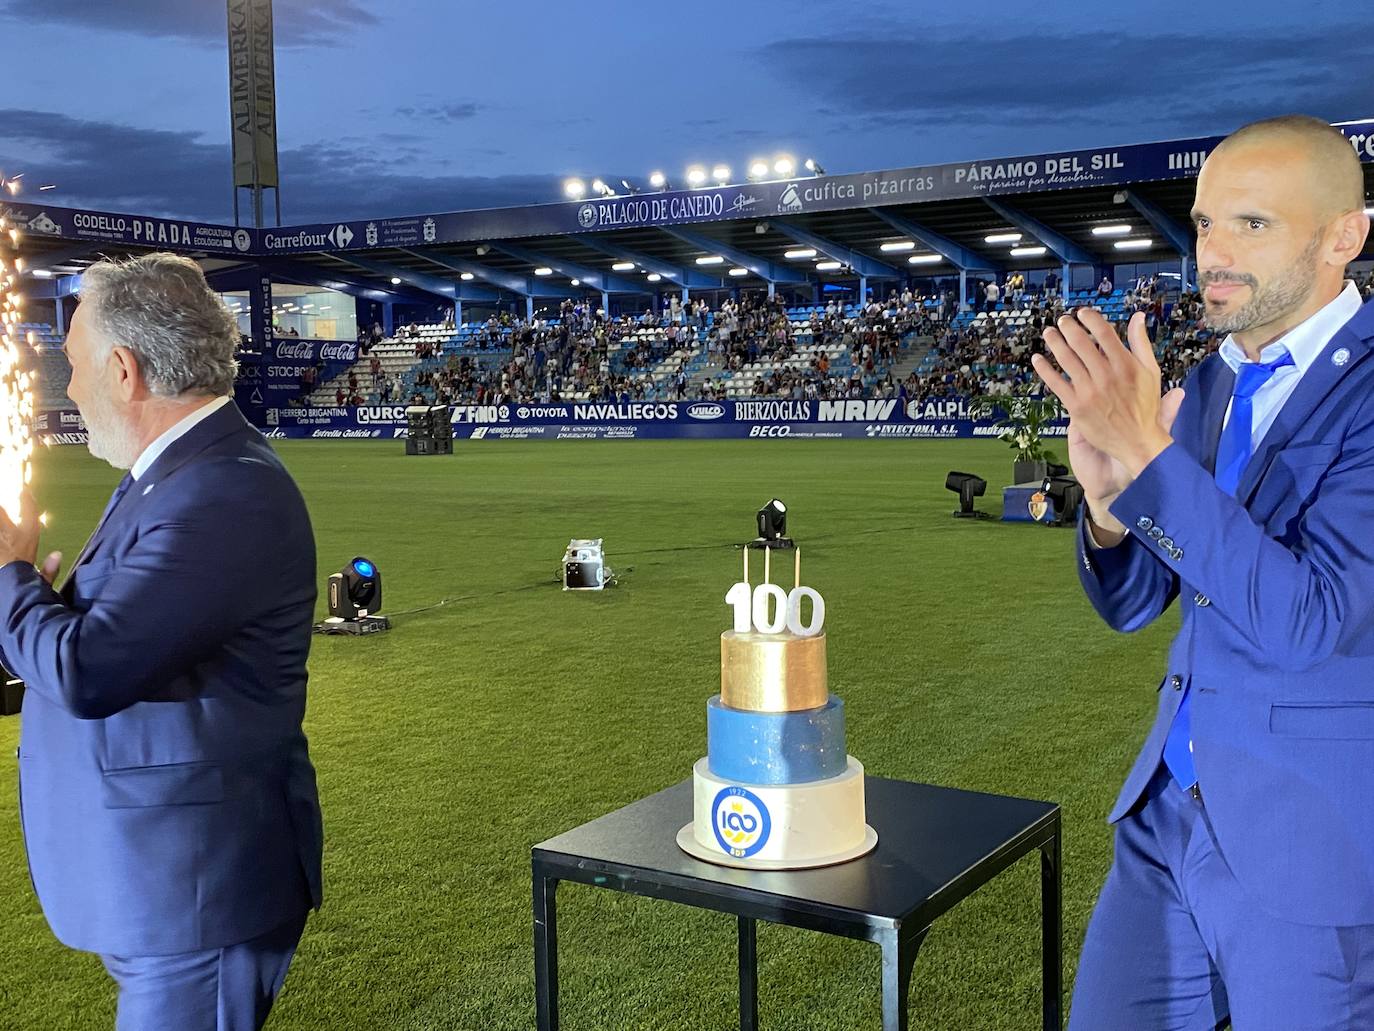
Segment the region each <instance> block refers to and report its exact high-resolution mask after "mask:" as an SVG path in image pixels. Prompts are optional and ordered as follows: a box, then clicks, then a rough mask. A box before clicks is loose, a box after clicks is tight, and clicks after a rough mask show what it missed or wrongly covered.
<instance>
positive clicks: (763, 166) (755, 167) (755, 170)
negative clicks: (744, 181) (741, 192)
mask: <svg viewBox="0 0 1374 1031" xmlns="http://www.w3.org/2000/svg"><path fill="white" fill-rule="evenodd" d="M767 175H768V162H767V161H765V160H763V158H755V159H754V160H753V161H751V162H749V178H750V179H762V178H764V177H765V176H767Z"/></svg>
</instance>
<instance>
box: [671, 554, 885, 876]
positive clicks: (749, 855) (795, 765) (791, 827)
mask: <svg viewBox="0 0 1374 1031" xmlns="http://www.w3.org/2000/svg"><path fill="white" fill-rule="evenodd" d="M746 556H747V552H746ZM765 568H766V567H765ZM797 569H798V579H800V561H799V560H798V562H797ZM766 581H767V573H766V572H765V585H766V586H765V585H760V586H759V587H757V588H750V587H749V584H748V560H747V557H746V560H745V581H744V583H743V584H736V585H735V587H734V589H732V591H731V595H730V596H727V601H732V603H736V624H735V627H736V628H735V629H733V630H727V631H726V632H725V633H723V634H721V638H720V694H718V695H716V696H715V697H713V698H712V699H711V700H710V701H709V702H708V703H707V707H706V742H707V745H706V753H707V754H706V756H705V757H704V758H702V759H701V760H699V761H698V762H697V764H696V766H695V768H694V769H693V799H694V803H693V810H694V819H693V821H692V822H691V823H690V824H688V825H687V826H685V827H683V828H682V830H681V831H680V832H679V834H678V839H677V840H678V844H679V845H680V846H681V847H682V848H683V850H684V851H686V852H688V853H690V854H691V855H693V856H696V857H697V858H699V859H704V860H707V861H709V862H713V863H721V864H724V865H727V866H740V867H746V868H750V869H765V870H768V869H773V870H785V869H800V868H805V867H814V866H828V865H831V864H834V863H842V862H845V861H846V860H849V859H854V858H857V857H858V856H861V855H864V854H865V853H867V852H869V851H871V850H872V849H873V847H874V846H875V845H876V844H877V841H878V836H877V834H876V833H875V832H874V831H873V829H872V828H871V827H869V826H867V824H866V823H865V822H864V820H865V815H864V768H863V766H862V765H861V764H860V763H859V761H858V760H857V759H855V758H854V757H853V756H851V755H849V754H848V753H847V752H846V750H845V727H844V703H843V702H842V701H841V700H840V699H839V698H837V697H836V696H834V695H832V694H831V693H830V689H829V680H828V676H827V670H826V655H825V640H826V639H825V631H824V628H823V622H824V613H825V608H824V603H823V601H822V600H821V599H820V596H819V595H818V594H816V592H815V591H812V590H811V589H810V588H803V587H801V586H800V585H797V586H796V587H794V589H793V591H792V592H791V594H788V595H784V594H783V592H782V590H781V588H778V587H776V586H775V585H767V584H766ZM761 591H767V592H770V593H771V595H772V600H774V601H775V602H776V604H775V605H774V606H773V608H774V615H773V616H772V617H771V618H770V616H769V608H770V602H769V601H768V600H765V601H764V602H763V603H762V606H760V603H759V599H758V597H757V594H758V592H761ZM737 592H738V595H737ZM751 594H752V595H753V598H752V600H753V606H752V612H751V613H750V614H749V615H747V616H745V615H744V614H743V611H744V610H745V609H746V608H747V605H746V604H745V603H744V602H743V598H744V597H745V596H746V595H751ZM804 597H809V598H810V599H811V601H812V606H813V609H812V619H811V623H810V625H804V624H803V623H802V620H801V613H800V608H801V601H802V599H803V598H804ZM784 605H786V619H785V620H784V619H782V618H779V617H780V616H782V611H781V610H782V609H783V606H784ZM760 623H763V624H765V625H764V626H763V627H762V628H760V626H759V624H760ZM784 623H785V625H786V628H785V629H781V628H780V627H782V626H783V625H784ZM770 630H771V631H773V632H769V631H770Z"/></svg>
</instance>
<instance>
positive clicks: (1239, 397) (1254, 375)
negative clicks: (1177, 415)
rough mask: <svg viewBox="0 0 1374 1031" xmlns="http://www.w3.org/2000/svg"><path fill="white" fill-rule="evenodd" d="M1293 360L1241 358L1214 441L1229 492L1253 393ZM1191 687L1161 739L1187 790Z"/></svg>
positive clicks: (1192, 776)
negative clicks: (1226, 411)
mask: <svg viewBox="0 0 1374 1031" xmlns="http://www.w3.org/2000/svg"><path fill="white" fill-rule="evenodd" d="M1292 364H1293V356H1292V355H1291V354H1289V353H1288V352H1287V351H1284V352H1283V354H1281V355H1280V356H1279V357H1277V358H1275V359H1274V360H1273V361H1272V362H1244V363H1243V364H1242V365H1241V367H1240V371H1239V372H1238V373H1237V374H1236V383H1235V387H1234V389H1233V390H1232V393H1231V417H1230V419H1228V420H1227V422H1226V429H1224V430H1223V431H1222V433H1221V442H1220V443H1219V444H1218V445H1217V465H1216V481H1217V486H1218V487H1220V488H1221V489H1222V490H1224V491H1225V492H1226V493H1227V494H1230V495H1232V496H1234V495H1235V493H1236V488H1237V487H1238V486H1239V485H1240V477H1241V474H1242V473H1244V472H1245V466H1246V464H1247V463H1248V462H1249V461H1250V455H1251V454H1252V453H1253V452H1254V443H1253V441H1252V439H1251V438H1252V436H1253V433H1254V413H1255V400H1254V399H1255V394H1257V393H1258V392H1259V389H1260V387H1262V386H1264V385H1265V384H1266V383H1268V382H1269V379H1270V377H1271V376H1273V375H1274V373H1276V372H1278V370H1279V369H1281V368H1283V367H1284V366H1285V365H1292ZM1191 702H1192V690H1191V689H1189V690H1188V691H1187V692H1185V693H1184V695H1183V701H1182V702H1180V703H1179V706H1178V713H1177V715H1175V716H1174V722H1173V724H1172V726H1170V727H1169V736H1168V737H1167V738H1166V739H1165V741H1164V765H1166V766H1168V767H1169V772H1170V773H1171V774H1173V776H1174V780H1176V781H1178V784H1179V787H1181V788H1183V789H1184V790H1187V789H1188V788H1191V787H1192V786H1193V785H1194V784H1196V783H1197V769H1196V767H1194V765H1193V719H1192V706H1191V704H1190V703H1191Z"/></svg>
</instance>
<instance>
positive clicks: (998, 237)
mask: <svg viewBox="0 0 1374 1031" xmlns="http://www.w3.org/2000/svg"><path fill="white" fill-rule="evenodd" d="M1020 239H1021V234H1020V233H992V234H990V235H988V236H985V237H983V242H984V243H1018V242H1019V241H1020Z"/></svg>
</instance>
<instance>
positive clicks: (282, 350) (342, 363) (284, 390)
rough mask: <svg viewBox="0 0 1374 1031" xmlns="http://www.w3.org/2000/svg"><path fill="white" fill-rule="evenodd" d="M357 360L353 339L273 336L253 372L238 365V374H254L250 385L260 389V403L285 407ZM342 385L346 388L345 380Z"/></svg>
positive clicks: (267, 406)
mask: <svg viewBox="0 0 1374 1031" xmlns="http://www.w3.org/2000/svg"><path fill="white" fill-rule="evenodd" d="M357 360H358V344H357V342H356V341H353V340H299V339H297V338H295V337H274V338H272V340H271V342H270V343H269V344H268V346H267V348H266V351H265V352H264V353H263V355H262V357H261V359H260V360H259V365H258V367H257V370H256V372H254V371H253V370H251V369H249V368H246V367H245V368H242V369H241V370H240V373H239V378H240V380H243V379H244V378H245V377H247V376H253V377H255V382H254V384H253V385H254V387H255V388H257V389H259V390H260V391H261V397H262V405H263V407H265V408H286V407H288V406H290V405H291V403H292V402H293V401H296V400H301V401H304V400H306V399H308V398H309V397H310V395H311V394H312V393H314V392H315V391H317V390H319V389H321V388H322V387H324V385H325V384H326V383H329V382H330V381H331V380H333V379H334V378H335V377H336V376H338V375H339V374H340V373H344V372H346V371H347V370H348V368H349V366H351V365H353V363H354V362H356V361H357ZM245 364H246V363H245ZM342 386H343V387H344V389H345V390H347V389H348V383H347V381H346V380H345V381H344V382H343V384H342ZM330 403H333V402H332V399H331V402H330Z"/></svg>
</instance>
